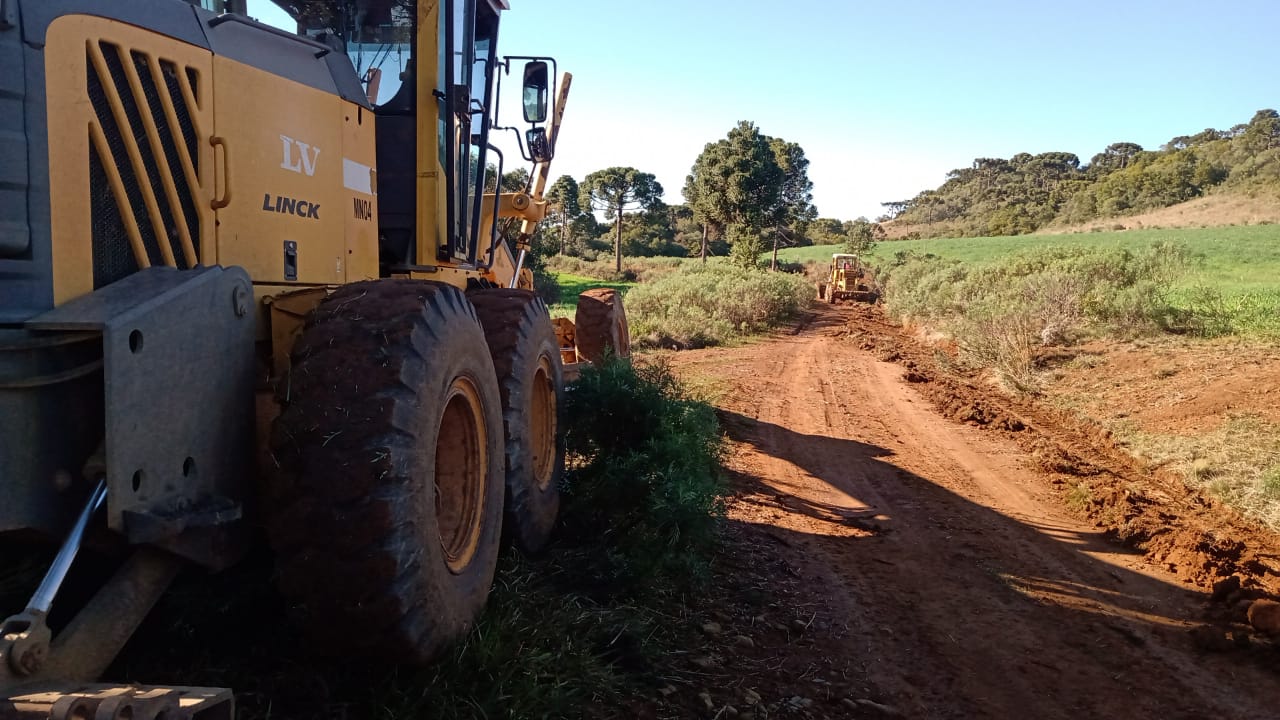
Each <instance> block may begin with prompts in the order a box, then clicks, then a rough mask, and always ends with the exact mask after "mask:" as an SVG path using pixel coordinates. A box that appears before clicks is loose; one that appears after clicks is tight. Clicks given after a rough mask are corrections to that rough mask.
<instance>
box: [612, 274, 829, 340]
mask: <svg viewBox="0 0 1280 720" xmlns="http://www.w3.org/2000/svg"><path fill="white" fill-rule="evenodd" d="M813 295H814V289H813V286H812V285H810V284H809V283H808V282H807V281H806V280H805V279H804V277H802V276H800V275H792V274H789V273H774V272H766V271H763V270H753V269H747V268H740V267H733V266H730V265H726V264H723V263H721V264H717V265H712V266H707V267H704V266H701V265H694V266H690V267H687V268H685V269H682V270H681V271H679V272H676V273H672V274H670V275H667V276H665V277H662V278H660V279H658V280H656V281H654V282H651V283H646V284H643V285H637V286H636V287H634V288H632V289H631V291H630V292H629V293H628V294H627V319H628V322H629V324H630V326H631V335H632V338H633V339H634V342H635V343H636V345H637V346H639V347H646V346H648V347H672V346H675V347H679V348H695V347H705V346H708V345H718V344H720V343H723V342H725V341H727V340H729V339H730V338H732V337H734V336H737V335H746V334H750V333H754V332H760V331H761V330H765V329H768V328H770V327H773V326H775V325H778V324H779V323H782V322H783V321H785V320H787V319H788V318H790V317H792V316H794V315H795V314H796V313H797V312H799V311H800V310H801V309H802V308H804V307H805V306H807V305H808V303H809V301H810V299H811V298H812V297H813Z"/></svg>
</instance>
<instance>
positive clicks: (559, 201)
mask: <svg viewBox="0 0 1280 720" xmlns="http://www.w3.org/2000/svg"><path fill="white" fill-rule="evenodd" d="M546 198H547V215H548V218H549V219H550V220H551V223H552V225H554V226H555V228H556V237H557V238H559V240H560V254H561V255H564V252H565V247H566V246H567V245H568V242H569V224H570V223H572V222H573V221H574V220H576V219H577V218H578V217H579V216H580V215H582V203H581V202H579V200H578V181H577V180H574V179H573V177H572V176H570V175H561V176H560V177H558V178H556V181H555V182H553V183H551V187H550V188H547V194H546Z"/></svg>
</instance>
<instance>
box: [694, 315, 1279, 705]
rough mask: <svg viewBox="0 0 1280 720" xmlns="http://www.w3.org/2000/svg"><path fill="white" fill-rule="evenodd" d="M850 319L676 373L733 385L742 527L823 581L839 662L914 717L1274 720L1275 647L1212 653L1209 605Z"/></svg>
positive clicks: (730, 399) (730, 416)
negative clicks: (927, 392)
mask: <svg viewBox="0 0 1280 720" xmlns="http://www.w3.org/2000/svg"><path fill="white" fill-rule="evenodd" d="M849 319H850V313H849V312H848V311H847V310H845V309H842V308H826V307H823V308H822V309H821V310H820V311H819V312H818V314H817V316H816V317H815V318H814V319H813V320H812V322H810V323H809V324H808V326H807V327H805V328H803V329H802V331H800V332H799V333H797V334H795V335H793V336H790V337H782V338H779V339H775V340H772V341H770V342H767V343H762V344H757V345H750V346H746V347H743V348H734V349H719V350H707V351H695V352H687V353H680V354H679V355H677V356H676V359H675V361H674V362H675V363H676V365H677V366H678V367H680V368H683V371H684V372H688V373H700V374H704V375H713V376H715V377H718V378H721V379H722V381H723V382H724V383H725V384H726V385H727V392H726V393H725V396H724V398H723V399H722V400H721V401H720V402H719V403H718V404H719V406H720V410H721V414H722V418H723V421H724V424H725V428H726V431H727V433H728V435H729V438H730V440H731V445H732V455H731V458H730V460H729V466H730V468H731V469H732V470H734V471H735V472H736V473H737V475H738V477H739V478H740V479H742V485H743V487H741V488H740V491H739V493H738V495H737V497H736V499H735V501H734V503H733V504H732V507H731V512H730V517H731V520H733V521H736V522H740V523H743V524H745V525H746V526H749V527H751V528H753V529H755V530H758V531H760V532H763V533H765V534H766V535H768V536H770V537H774V538H776V539H778V540H779V541H780V542H779V543H778V544H777V545H781V549H779V552H780V553H783V555H784V557H785V559H786V561H787V562H789V563H791V564H793V565H794V566H796V567H798V568H800V570H799V572H800V574H801V575H802V576H803V577H805V578H807V579H810V580H811V583H810V585H811V588H812V592H813V594H814V595H815V596H816V597H817V598H819V600H820V601H821V602H822V603H823V604H824V606H825V608H826V612H827V613H828V614H829V615H830V622H831V625H832V626H833V627H835V628H839V629H841V631H842V632H841V634H842V639H841V640H840V642H839V643H838V644H836V645H835V647H834V648H832V647H831V646H830V645H829V646H828V648H827V650H826V652H829V653H838V654H840V655H843V657H842V658H838V659H833V658H828V660H829V661H831V660H835V662H834V664H837V665H838V664H841V663H844V664H846V665H848V666H850V667H853V668H857V672H858V673H860V675H861V678H860V679H861V680H862V681H864V683H865V685H866V686H868V687H872V688H875V689H876V692H878V693H879V696H880V697H881V698H883V699H884V700H885V701H887V702H888V703H889V704H891V705H893V706H894V707H896V708H898V709H899V710H901V711H902V712H903V713H904V714H906V715H907V716H910V717H929V718H933V717H937V718H977V717H990V718H1022V717H1035V718H1064V719H1065V718H1079V717H1136V718H1146V717H1153V718H1154V717H1160V718H1193V717H1194V718H1199V717H1209V716H1217V717H1229V718H1263V717H1273V716H1274V714H1275V711H1274V708H1275V707H1277V706H1280V705H1278V704H1277V703H1280V679H1278V678H1277V677H1276V675H1275V673H1274V672H1272V671H1271V670H1269V669H1267V668H1266V667H1265V663H1268V662H1272V661H1273V660H1274V658H1273V657H1272V654H1271V653H1270V652H1269V651H1264V652H1262V653H1261V654H1260V652H1259V651H1253V652H1248V653H1238V654H1235V653H1228V654H1204V653H1203V652H1201V651H1199V650H1198V649H1197V646H1196V644H1195V643H1193V642H1192V640H1191V634H1190V633H1189V632H1188V630H1189V629H1190V628H1192V627H1194V626H1196V625H1197V624H1198V618H1199V617H1201V616H1202V615H1203V612H1204V604H1205V600H1206V598H1205V595H1204V594H1203V593H1201V592H1197V591H1195V590H1193V589H1189V588H1187V587H1186V586H1184V585H1183V584H1181V583H1180V582H1178V581H1177V579H1176V578H1174V577H1173V576H1172V575H1170V574H1169V573H1167V572H1164V571H1162V570H1161V569H1159V568H1156V567H1153V566H1151V565H1149V564H1148V563H1147V562H1146V561H1144V560H1143V558H1142V557H1141V556H1140V555H1139V554H1137V553H1134V552H1133V551H1131V550H1127V549H1125V548H1122V547H1120V546H1118V545H1115V544H1114V543H1111V542H1109V541H1108V540H1107V539H1106V538H1105V536H1104V533H1103V532H1101V531H1099V530H1097V529H1095V528H1093V527H1091V526H1088V525H1086V524H1085V523H1084V522H1082V521H1081V520H1079V519H1077V518H1075V517H1073V516H1071V515H1070V514H1069V513H1068V512H1067V511H1066V509H1065V508H1064V507H1063V506H1062V503H1061V500H1060V499H1058V495H1057V493H1056V491H1055V490H1054V488H1053V485H1052V479H1051V478H1050V477H1049V476H1048V475H1046V474H1045V473H1044V472H1043V471H1042V470H1041V469H1040V467H1039V465H1038V462H1037V460H1036V459H1035V458H1033V457H1031V455H1029V454H1028V453H1027V452H1026V450H1024V449H1023V448H1021V447H1019V445H1018V444H1017V443H1015V442H1013V441H1012V440H1010V439H1008V438H1007V437H1003V436H1001V435H999V434H996V433H989V432H983V431H981V430H978V429H975V428H973V427H969V426H965V425H962V424H959V423H956V422H954V421H952V420H947V419H944V418H942V417H941V416H940V415H939V414H938V413H937V412H936V411H935V410H934V409H933V408H932V406H931V405H930V403H929V401H928V400H927V399H926V398H925V397H923V396H922V395H921V394H920V392H918V390H917V388H916V386H914V385H912V384H909V383H907V382H905V381H904V380H903V377H902V376H903V370H902V368H901V367H900V366H898V365H894V364H891V363H888V362H882V361H881V360H879V359H877V357H876V356H875V355H873V354H872V353H871V352H868V351H866V350H862V349H859V348H858V346H856V345H854V344H853V343H851V342H848V341H847V339H844V338H840V337H833V336H832V335H833V333H832V329H833V328H835V327H837V326H840V325H843V324H844V323H845V322H847V321H849ZM777 545H775V546H774V547H777Z"/></svg>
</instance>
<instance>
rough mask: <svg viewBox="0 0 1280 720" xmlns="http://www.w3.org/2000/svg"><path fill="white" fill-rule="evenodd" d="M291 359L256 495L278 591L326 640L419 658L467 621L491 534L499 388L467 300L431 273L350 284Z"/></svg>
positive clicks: (482, 594) (498, 487)
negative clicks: (271, 459) (267, 476)
mask: <svg viewBox="0 0 1280 720" xmlns="http://www.w3.org/2000/svg"><path fill="white" fill-rule="evenodd" d="M292 360H293V364H292V369H291V371H290V374H289V376H288V378H287V379H286V381H285V382H283V383H281V386H280V388H279V390H278V393H277V395H278V398H279V400H280V403H281V406H282V411H281V414H280V416H279V418H278V419H277V420H276V423H275V426H274V428H273V431H272V446H273V453H274V456H275V459H276V462H277V463H278V466H279V471H278V472H277V473H276V474H275V477H274V478H272V479H271V480H270V481H269V485H268V492H267V497H266V498H265V500H266V505H265V510H266V513H265V514H266V518H267V525H268V532H269V536H270V539H271V541H272V545H273V547H274V549H275V552H276V562H277V576H278V582H279V584H280V588H281V590H282V592H283V593H284V594H285V595H286V596H287V597H289V598H291V599H292V600H293V601H294V602H295V603H296V604H297V606H298V609H299V611H300V614H301V615H302V616H303V617H304V618H305V619H306V620H307V621H308V623H309V624H310V625H311V626H312V627H313V629H314V630H315V631H318V633H321V634H322V635H323V637H322V640H323V645H322V648H323V649H325V650H327V651H329V652H339V653H348V652H354V653H356V654H360V655H364V656H367V657H371V658H377V659H379V660H390V661H396V662H412V663H421V662H426V661H429V660H431V659H433V658H435V657H436V656H438V655H439V654H440V652H441V651H442V650H444V649H445V648H446V647H448V645H449V644H450V643H452V642H453V641H454V640H456V639H458V638H459V637H461V636H462V635H463V634H464V633H466V632H467V631H468V630H469V629H470V628H471V627H472V625H473V624H474V623H475V620H476V618H477V617H478V616H479V614H480V611H481V609H482V608H483V607H484V603H485V600H486V599H487V597H488V594H489V588H490V586H491V585H492V582H493V574H494V568H495V566H496V562H497V556H498V548H499V541H500V533H501V525H502V472H503V466H502V460H501V458H502V421H501V400H500V398H499V392H498V385H497V380H496V378H495V375H494V370H493V362H492V360H491V359H490V357H489V351H488V348H487V346H486V344H485V340H484V332H483V330H482V329H481V327H480V323H479V321H478V320H477V318H476V314H475V310H474V309H473V308H472V306H471V304H470V303H469V302H468V301H467V299H466V298H465V297H464V296H463V294H462V292H461V291H459V290H457V289H455V288H452V287H449V286H446V285H440V284H437V283H429V282H420V281H413V280H381V281H372V282H366V283H358V284H354V285H348V286H345V287H343V288H341V289H339V290H338V291H337V292H335V293H334V294H333V295H332V296H331V297H330V298H328V299H327V300H325V302H323V303H322V304H321V305H320V306H319V307H318V308H317V309H316V311H315V312H314V313H313V314H312V317H311V318H310V319H309V320H308V322H307V326H306V328H305V329H304V331H303V333H302V336H301V337H300V338H299V340H298V342H297V344H296V345H295V346H294V350H293V358H292Z"/></svg>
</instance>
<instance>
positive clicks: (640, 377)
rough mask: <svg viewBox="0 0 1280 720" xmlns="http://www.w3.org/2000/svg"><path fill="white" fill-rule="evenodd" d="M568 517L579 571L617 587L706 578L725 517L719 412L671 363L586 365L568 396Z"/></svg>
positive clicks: (613, 588) (606, 585)
mask: <svg viewBox="0 0 1280 720" xmlns="http://www.w3.org/2000/svg"><path fill="white" fill-rule="evenodd" d="M565 420H566V428H567V430H566V434H565V442H566V447H567V450H568V452H569V454H570V459H571V463H570V468H569V470H568V471H567V472H566V474H565V483H564V488H563V489H564V495H563V497H564V508H563V513H562V516H563V522H564V529H565V536H566V539H567V542H570V543H577V544H579V545H580V546H581V547H582V548H583V549H584V552H585V555H584V557H583V562H582V563H581V566H580V568H579V570H580V571H582V572H584V573H588V574H590V575H592V576H594V578H595V579H596V581H597V582H598V583H599V585H600V586H601V587H604V588H608V589H609V591H610V593H626V594H632V593H636V592H638V591H640V590H642V589H646V588H648V589H654V588H664V587H671V586H686V585H689V584H696V583H697V581H698V580H700V579H702V578H704V577H705V572H706V569H707V564H708V562H709V557H710V553H711V550H712V548H713V546H714V541H715V538H716V534H717V529H718V527H719V519H720V518H721V517H722V515H723V513H724V494H725V492H726V486H725V484H724V481H723V479H722V478H721V476H720V472H719V467H720V455H721V438H720V432H719V425H718V423H717V421H716V416H715V411H714V410H713V409H712V408H711V406H710V405H708V404H707V403H705V402H701V401H699V400H697V399H695V398H693V397H691V396H690V395H689V393H688V392H687V391H685V389H684V388H683V387H682V386H681V385H680V383H679V381H678V380H677V379H676V377H675V375H674V374H672V372H671V369H670V367H669V366H668V365H666V364H665V363H664V362H661V361H659V362H652V363H646V364H644V365H638V366H633V365H632V364H631V363H628V362H625V361H618V360H610V361H607V362H605V363H604V364H603V365H600V366H592V367H588V368H586V369H584V370H583V371H582V375H581V377H580V378H579V379H578V381H577V383H575V384H574V386H573V387H572V389H571V390H570V391H569V393H568V394H567V397H566V402H565Z"/></svg>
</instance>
